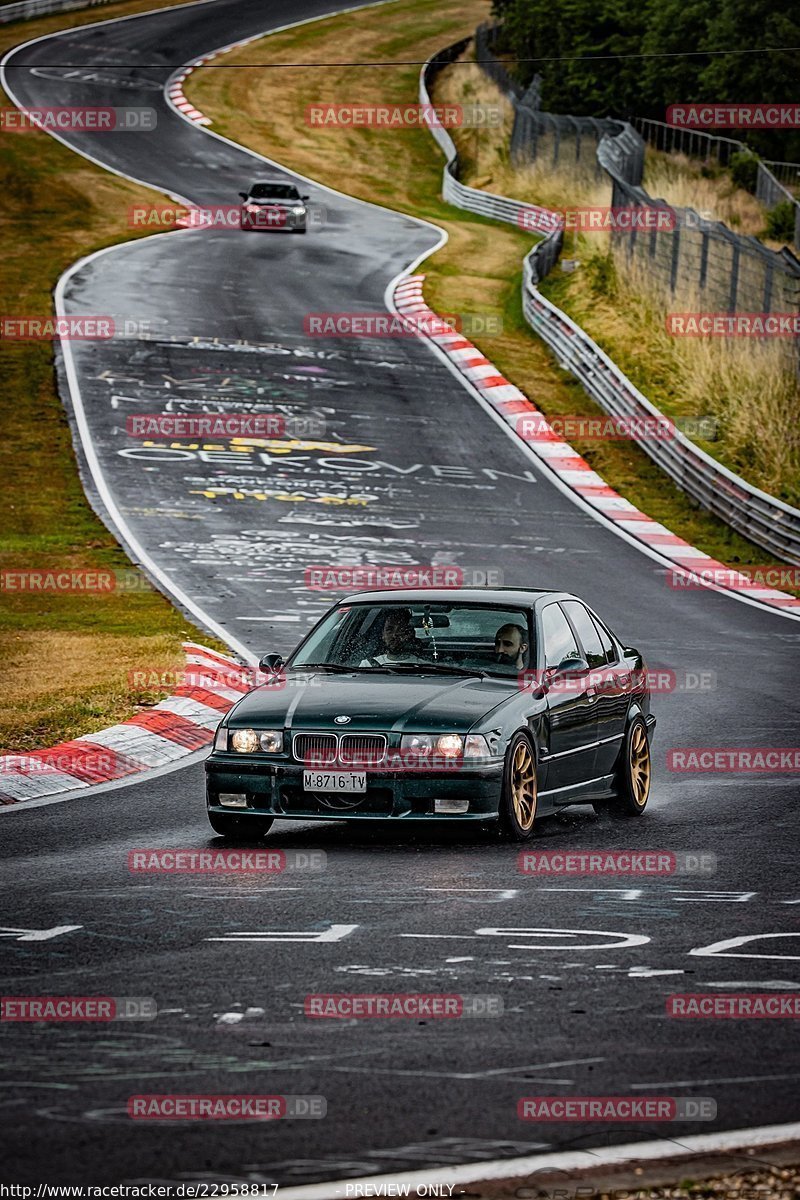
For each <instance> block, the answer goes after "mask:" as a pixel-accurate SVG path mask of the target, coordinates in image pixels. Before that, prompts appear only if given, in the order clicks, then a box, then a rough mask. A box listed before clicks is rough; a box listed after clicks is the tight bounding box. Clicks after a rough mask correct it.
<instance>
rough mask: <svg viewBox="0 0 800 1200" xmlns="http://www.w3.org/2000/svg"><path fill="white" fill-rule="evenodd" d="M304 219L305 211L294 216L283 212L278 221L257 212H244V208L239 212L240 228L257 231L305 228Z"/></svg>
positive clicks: (269, 231) (272, 231)
mask: <svg viewBox="0 0 800 1200" xmlns="http://www.w3.org/2000/svg"><path fill="white" fill-rule="evenodd" d="M306 219H307V214H306V213H303V215H302V216H296V215H295V214H294V213H292V212H285V213H283V214H282V216H281V220H280V221H274V220H273V221H269V220H267V219H266V217H260V216H259V215H258V213H246V212H245V211H244V209H242V210H241V212H240V225H241V228H242V229H248V230H254V231H256V232H257V233H280V232H281V231H285V230H287V229H289V230H291V229H305V227H306Z"/></svg>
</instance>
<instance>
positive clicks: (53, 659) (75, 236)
mask: <svg viewBox="0 0 800 1200" xmlns="http://www.w3.org/2000/svg"><path fill="white" fill-rule="evenodd" d="M168 6H169V5H168V4H161V5H159V4H158V3H153V0H136V2H135V3H127V4H113V5H112V4H109V5H108V6H107V7H105V6H104V7H103V8H102V9H97V8H91V9H87V10H86V11H78V12H73V13H71V14H70V15H69V19H68V20H67V21H65V19H64V17H63V16H62V17H48V18H46V19H41V20H37V21H25V22H18V23H16V24H14V25H8V26H0V53H2V54H5V53H6V51H8V50H9V49H10V48H11V47H12V46H15V45H18V44H19V43H20V42H23V41H28V40H29V39H31V38H35V37H40V36H42V35H43V34H47V33H52V32H55V31H56V30H58V29H61V28H65V27H66V26H67V25H68V26H69V27H70V28H74V27H78V26H80V25H85V24H88V23H90V22H94V21H97V20H98V18H99V19H102V20H106V19H110V18H111V17H115V16H125V15H128V14H130V13H135V12H143V11H145V10H148V9H152V8H159V7H168ZM0 103H2V104H4V105H10V100H9V99H8V97H6V96H5V95H3V96H2V99H1V100H0ZM0 138H2V149H3V155H2V160H0V233H1V234H2V238H3V243H4V251H3V254H2V256H0V295H2V311H3V313H4V314H6V315H28V316H30V315H34V316H48V315H50V314H51V313H52V312H53V300H52V292H53V288H54V287H55V284H56V281H57V279H58V277H59V275H61V273H62V272H63V271H64V270H65V269H66V268H67V267H68V266H69V265H70V264H71V263H72V262H74V261H75V260H76V259H77V258H80V257H81V256H82V255H84V254H86V253H88V252H89V251H91V250H96V249H99V248H100V247H102V246H110V245H113V244H114V243H116V242H124V241H127V240H129V239H130V238H132V237H134V236H136V234H135V233H134V231H133V230H131V229H129V228H128V226H127V216H126V213H127V209H128V207H129V206H130V205H132V204H135V203H148V204H152V203H153V202H158V201H160V200H161V199H162V197H161V195H160V193H157V192H155V191H150V190H148V189H146V188H143V187H140V186H138V185H137V184H133V183H129V182H127V181H126V180H124V179H120V178H118V177H117V176H114V175H110V174H109V173H108V172H106V171H103V170H101V169H100V168H99V167H95V166H94V165H93V164H92V163H90V162H88V161H87V160H85V159H83V158H81V157H80V156H79V155H77V154H74V153H72V152H71V151H70V150H68V149H67V148H66V147H65V146H62V145H61V144H60V143H59V142H57V141H55V139H54V138H51V137H50V136H49V135H48V134H46V133H43V132H41V131H38V130H29V131H27V132H25V133H5V132H4V133H0ZM0 421H1V422H2V438H3V442H4V444H5V445H6V447H7V449H8V450H9V451H10V453H8V454H7V456H6V466H5V469H4V475H3V484H4V504H3V514H2V522H1V523H0V550H1V551H2V570H3V571H4V572H5V571H13V572H18V571H30V570H46V571H52V570H55V569H58V570H71V571H73V570H75V571H77V570H101V571H108V572H115V571H117V572H125V573H127V574H130V572H131V567H130V563H129V561H128V559H127V558H126V556H125V555H124V553H123V552H122V550H121V549H120V548H119V546H118V545H117V543H116V541H115V540H114V538H113V537H112V536H111V534H110V533H109V532H108V531H107V530H106V528H105V526H104V525H103V524H102V523H101V522H100V521H99V520H98V518H97V517H96V516H95V514H94V513H93V512H92V510H91V508H90V507H89V504H88V502H87V500H86V498H85V496H84V493H83V490H82V488H81V484H80V480H79V478H78V470H77V465H76V462H75V456H74V452H73V448H72V441H71V437H70V430H69V426H68V423H67V418H66V415H65V413H64V410H63V407H62V405H61V401H60V400H59V397H58V394H57V391H56V381H55V374H54V370H53V350H52V345H51V344H49V343H46V342H11V341H0ZM141 583H142V587H141V588H138V587H137V588H136V589H135V590H132V591H120V592H116V591H114V592H106V593H103V592H98V593H94V594H93V593H73V594H68V593H65V592H40V593H36V592H22V591H9V590H7V589H6V588H2V589H0V685H2V686H1V687H0V751H9V750H17V751H26V750H34V749H39V748H41V747H43V746H47V745H52V744H53V743H55V742H57V741H61V740H63V739H67V738H71V737H75V736H78V735H79V734H87V733H91V732H92V731H94V730H97V729H102V728H103V727H104V726H106V725H110V724H113V723H115V722H117V721H120V720H125V719H126V718H127V717H129V716H131V715H133V713H135V712H136V711H137V710H138V709H139V708H140V707H142V706H147V705H150V704H152V703H154V702H155V701H156V700H157V699H159V698H161V697H162V696H164V695H167V694H168V693H169V692H170V691H171V690H172V689H171V688H170V687H166V688H165V689H162V690H157V691H142V690H140V689H139V688H137V687H135V686H133V685H132V684H131V683H130V682H129V672H131V671H134V670H136V671H144V672H145V673H146V675H147V677H148V679H149V678H151V677H152V675H153V673H155V672H159V673H160V672H170V673H171V672H175V671H176V670H180V669H182V667H183V665H184V657H183V653H182V651H181V641H182V640H183V639H186V638H189V639H197V638H200V639H201V640H202V641H203V642H205V643H206V644H211V645H217V646H218V648H220V649H222V648H223V647H222V646H221V644H220V643H215V642H214V641H213V639H211V638H209V637H208V636H207V635H206V634H203V633H201V631H199V630H198V629H196V628H195V627H193V626H192V625H191V624H190V623H189V622H188V621H187V620H186V619H185V618H184V617H183V616H182V615H181V614H180V613H179V612H178V611H177V610H176V609H174V608H173V607H172V605H171V604H169V603H168V601H167V600H166V599H165V598H164V597H163V596H162V595H161V594H160V593H159V592H157V591H155V590H154V589H152V588H150V587H149V586H148V585H146V583H145V581H144V579H143V578H142V579H141ZM170 677H171V676H169V675H168V678H170Z"/></svg>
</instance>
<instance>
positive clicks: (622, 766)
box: [602, 716, 653, 818]
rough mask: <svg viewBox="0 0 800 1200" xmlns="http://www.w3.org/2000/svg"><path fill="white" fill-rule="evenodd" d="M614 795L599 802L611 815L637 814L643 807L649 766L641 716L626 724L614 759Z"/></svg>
mask: <svg viewBox="0 0 800 1200" xmlns="http://www.w3.org/2000/svg"><path fill="white" fill-rule="evenodd" d="M616 773H617V794H616V796H614V798H613V799H612V800H609V801H607V802H606V803H605V804H604V805H602V811H604V812H607V813H610V814H611V816H612V817H622V818H626V817H640V816H641V815H642V813H643V812H644V810H645V808H646V807H647V800H648V797H649V795H650V784H651V782H652V776H653V769H652V763H651V760H650V742H649V741H648V738H647V725H646V724H645V721H644V717H638V716H637V717H634V718H633V720H632V721H631V723H630V725H629V726H628V729H627V732H626V734H625V738H624V740H623V743H622V747H621V749H620V752H619V759H618V762H617V772H616Z"/></svg>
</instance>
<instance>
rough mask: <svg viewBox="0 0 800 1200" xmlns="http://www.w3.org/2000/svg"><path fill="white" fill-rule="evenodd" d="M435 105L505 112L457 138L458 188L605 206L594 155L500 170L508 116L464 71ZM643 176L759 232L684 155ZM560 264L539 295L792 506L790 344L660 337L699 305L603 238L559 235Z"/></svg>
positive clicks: (794, 450)
mask: <svg viewBox="0 0 800 1200" xmlns="http://www.w3.org/2000/svg"><path fill="white" fill-rule="evenodd" d="M440 95H441V98H442V99H446V100H447V101H449V102H450V103H464V102H471V103H475V102H483V103H495V104H500V105H501V106H502V107H503V110H504V117H505V119H504V122H503V124H502V125H497V126H495V127H493V128H492V129H491V130H488V131H487V132H486V133H485V134H484V136H483V137H482V138H481V139H480V141H478V140H477V139H476V138H475V137H474V134H473V133H472V131H463V130H457V131H455V134H454V140H455V141H456V144H457V145H458V149H459V165H460V168H461V178H462V180H463V181H464V182H465V183H469V184H471V185H472V186H473V187H482V188H486V189H487V190H490V191H493V192H499V193H501V194H502V195H508V196H513V197H515V198H517V199H520V200H526V201H529V202H533V203H537V204H542V205H544V206H545V207H548V208H563V207H564V206H565V205H569V206H573V205H574V206H576V207H578V206H587V207H590V206H592V207H593V206H605V205H610V204H611V186H610V180H609V179H608V177H607V176H606V175H605V173H602V172H601V173H598V172H597V171H596V169H595V160H594V156H593V154H592V155H590V156H589V159H588V161H585V160H582V161H581V163H579V164H577V165H574V164H571V163H570V162H569V156H570V153H571V146H562V147H561V155H560V161H559V163H558V164H555V165H554V164H553V162H552V154H551V152H550V150H549V149H548V148H547V147H546V146H545V147H543V148H540V149H541V153H540V155H539V157H538V159H537V160H536V161H535V162H533V163H530V164H525V165H522V166H516V165H514V164H512V163H511V162H510V161H509V154H508V145H509V136H510V129H511V120H512V115H513V114H512V110H511V106H510V105H509V103H508V102H507V101H506V100H505V99H504V97H503V96H502V94H501V93H500V92H499V91H498V89H497V88H496V87H495V85H494V84H493V83H492V82H491V81H490V80H488V79H487V78H486V77H485V76H484V75H483V73H482V72H481V71H480V70H479V68H478V67H477V66H475V64H474V63H472V62H469V61H464V62H463V64H461V65H459V66H457V67H453V68H450V69H449V70H448V71H446V72H444V74H443V76H442V77H441V86H440ZM646 168H647V169H646V175H645V185H646V187H647V189H648V191H649V193H650V195H652V196H658V197H663V198H665V199H666V200H668V201H669V202H670V203H673V204H676V205H683V206H687V205H692V206H693V207H695V208H696V209H697V210H706V211H708V212H709V213H711V215H712V216H713V217H714V218H715V219H720V220H727V221H729V222H730V223H732V224H733V226H735V227H738V228H740V229H741V231H742V232H746V233H752V232H754V231H755V230H756V229H757V227H759V225H763V220H764V214H763V210H762V209H761V206H760V205H759V204H758V203H757V201H756V200H755V199H754V198H753V197H752V196H750V195H749V194H748V193H747V192H744V191H742V189H741V188H735V187H734V186H733V185H732V184H731V181H730V178H729V176H728V175H727V174H726V173H724V172H723V173H721V174H719V173H712V174H709V175H707V176H703V174H702V172H701V169H700V167H699V166H698V165H697V164H692V163H690V162H689V160H688V159H686V158H685V157H684V156H677V157H676V158H675V159H674V160H673V159H672V158H670V157H669V156H668V155H664V154H656V153H655V152H652V151H649V152H648V157H647V164H646ZM777 247H778V243H774V244H773V248H777ZM564 258H571V259H573V260H577V262H578V263H579V269H577V270H574V271H573V272H572V273H570V274H565V273H564V272H562V271H560V270H558V269H556V270H555V271H553V272H552V273H551V274H550V275H549V276H548V278H547V279H546V280H545V281H544V282H543V284H542V289H541V290H542V292H543V294H544V295H546V296H547V297H548V298H549V299H550V300H552V301H553V302H554V303H555V304H557V305H558V306H559V308H562V309H563V310H564V311H565V312H566V313H568V314H569V316H571V317H572V319H573V320H574V321H576V322H577V323H578V324H579V325H581V326H582V327H583V328H584V329H585V330H586V332H587V333H588V334H589V335H590V336H591V337H592V338H593V339H594V340H595V341H596V342H597V344H598V345H599V346H600V347H601V348H602V349H603V350H605V352H606V353H607V354H608V355H609V356H610V357H611V358H612V359H613V360H614V361H615V362H616V363H617V364H618V365H619V366H620V367H621V368H622V370H623V371H624V372H625V373H626V374H627V375H628V377H629V378H630V379H631V380H632V381H633V383H634V384H635V385H636V386H637V387H638V388H639V389H640V391H642V392H643V393H644V395H645V396H647V398H648V399H649V400H651V401H652V403H653V404H655V405H656V407H657V408H658V409H660V410H661V411H662V412H664V413H665V414H666V415H667V416H669V417H672V418H673V419H674V420H675V421H678V422H680V421H682V420H684V421H689V422H691V423H692V424H693V425H694V428H698V427H699V428H701V429H703V428H704V427H708V428H710V429H713V430H714V432H715V437H714V439H713V440H707V441H703V440H701V438H700V437H695V439H694V440H696V441H697V442H698V444H699V445H700V446H701V447H702V449H704V450H705V451H706V452H707V453H709V454H711V455H712V456H713V457H715V458H717V459H718V460H719V461H720V462H721V463H723V464H724V465H725V466H727V467H728V468H729V469H730V470H732V471H735V472H737V474H740V475H742V476H743V477H744V478H745V479H747V480H749V481H750V482H751V483H753V484H754V485H755V486H756V487H759V488H761V489H762V490H764V491H766V492H769V493H771V494H772V495H775V496H778V497H779V498H780V499H782V500H785V501H786V502H787V503H789V504H793V505H797V504H800V421H798V416H800V386H798V379H797V357H796V350H795V348H794V347H792V346H791V345H790V343H789V341H788V339H782V338H772V339H767V340H766V341H762V342H758V341H755V340H753V339H748V338H739V339H729V340H726V339H724V338H679V337H673V336H672V335H671V334H669V333H668V332H667V328H666V320H667V313H668V311H670V310H673V311H677V310H680V311H696V310H703V309H705V308H707V307H708V304H707V302H705V303H704V302H703V300H702V299H700V298H699V297H698V296H697V295H691V294H689V293H686V294H682V295H678V296H675V297H672V299H670V298H669V297H668V295H667V294H666V293H665V291H664V289H663V288H661V287H659V286H658V285H657V283H656V282H655V280H653V279H651V278H650V277H648V275H647V273H646V271H645V270H643V269H642V268H641V266H639V265H638V264H634V265H633V266H631V265H630V264H629V263H628V262H627V261H626V259H625V255H624V251H614V252H612V250H611V244H610V237H609V235H608V234H607V233H599V232H598V233H592V234H587V235H577V234H575V233H572V232H568V233H567V235H566V238H565V249H564ZM701 422H702V424H701ZM612 482H613V481H612ZM676 532H677V530H676Z"/></svg>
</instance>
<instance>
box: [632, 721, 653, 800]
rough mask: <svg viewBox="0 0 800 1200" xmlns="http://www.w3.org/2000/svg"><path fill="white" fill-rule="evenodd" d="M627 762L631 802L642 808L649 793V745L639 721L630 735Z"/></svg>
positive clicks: (645, 731) (644, 730)
mask: <svg viewBox="0 0 800 1200" xmlns="http://www.w3.org/2000/svg"><path fill="white" fill-rule="evenodd" d="M628 764H629V767H630V773H631V796H632V799H633V802H634V804H635V805H636V807H637V808H644V806H645V804H646V803H647V797H648V796H649V795H650V745H649V743H648V741H647V730H646V729H645V727H644V725H642V724H641V722H637V724H636V725H635V726H634V729H633V733H632V735H631V741H630V748H629V750H628Z"/></svg>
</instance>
